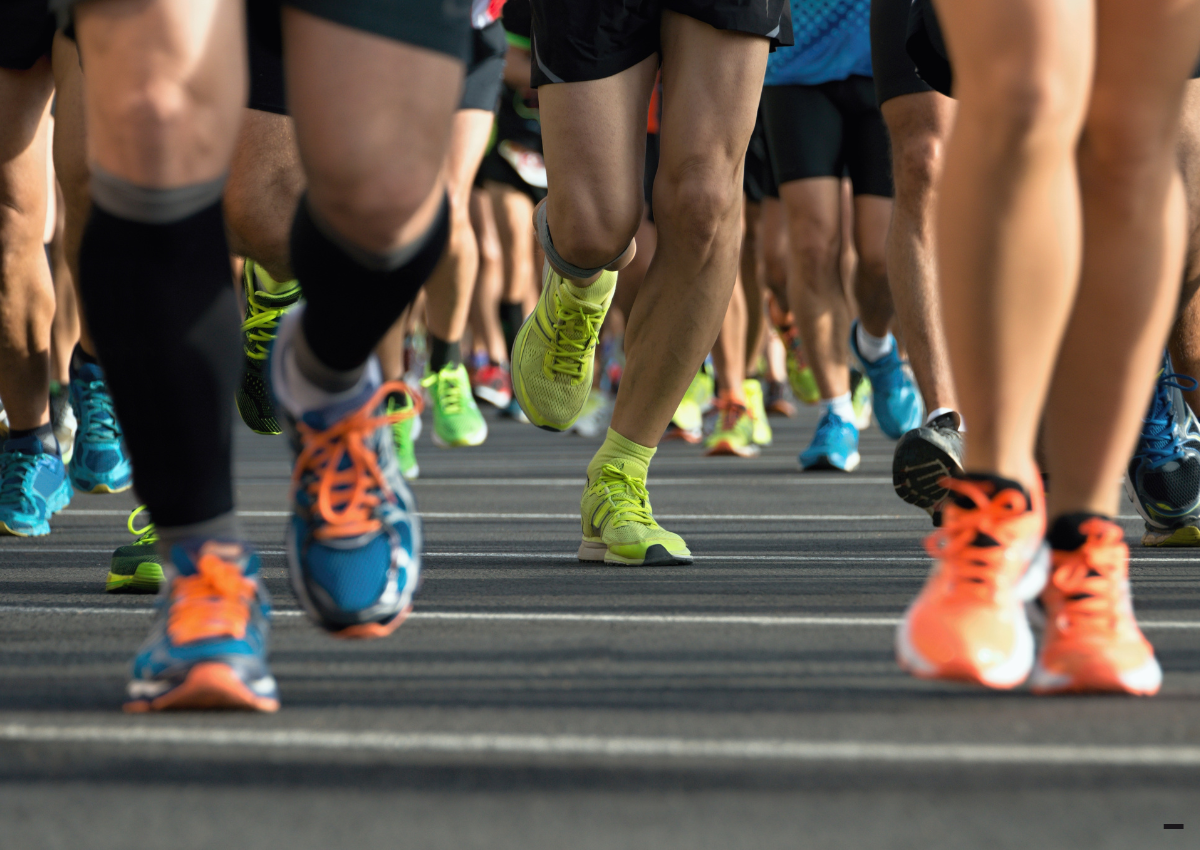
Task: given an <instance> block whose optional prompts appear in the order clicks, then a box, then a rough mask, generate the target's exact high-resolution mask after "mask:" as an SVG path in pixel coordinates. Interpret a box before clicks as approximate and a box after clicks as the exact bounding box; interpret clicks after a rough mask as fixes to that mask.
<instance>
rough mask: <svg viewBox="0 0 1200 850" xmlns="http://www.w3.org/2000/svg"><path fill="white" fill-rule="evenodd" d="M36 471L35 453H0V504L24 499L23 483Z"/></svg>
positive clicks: (16, 502) (13, 502) (15, 502)
mask: <svg viewBox="0 0 1200 850" xmlns="http://www.w3.org/2000/svg"><path fill="white" fill-rule="evenodd" d="M36 471H37V456H36V455H27V454H23V453H22V452H6V453H4V454H0V504H10V505H11V504H19V503H20V502H21V501H22V500H23V499H25V498H26V495H27V494H26V492H25V485H26V483H27V482H28V480H29V478H30V476H32V475H34V474H35V472H36Z"/></svg>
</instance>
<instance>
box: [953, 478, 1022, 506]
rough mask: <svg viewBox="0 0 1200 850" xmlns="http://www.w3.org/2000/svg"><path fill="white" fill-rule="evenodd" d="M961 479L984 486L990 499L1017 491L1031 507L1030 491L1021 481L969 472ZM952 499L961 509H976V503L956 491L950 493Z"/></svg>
mask: <svg viewBox="0 0 1200 850" xmlns="http://www.w3.org/2000/svg"><path fill="white" fill-rule="evenodd" d="M955 477H961V478H962V480H964V481H972V482H974V483H976V484H982V485H983V490H984V492H985V493H987V495H988V496H989V497H994V496H995V495H996V494H997V493H999V492H1001V491H1003V490H1016V491H1017V492H1018V493H1020V494H1021V495H1022V496H1024V497H1025V505H1026V507H1028V506H1029V505H1030V503H1031V502H1030V498H1029V491H1028V490H1026V489H1025V488H1024V486H1022V485H1021V483H1020V482H1019V481H1013V480H1012V479H1011V478H1001V477H1000V476H999V475H989V474H987V473H983V472H968V473H966V474H964V475H962V476H955ZM950 498H951V499H953V500H954V503H955V504H957V505H958V506H959V507H960V508H964V509H967V510H970V509H971V508H973V507H975V503H974V502H973V501H971V498H970V497H969V496H967V495H966V494H964V493H958V492H956V491H954V490H951V491H950Z"/></svg>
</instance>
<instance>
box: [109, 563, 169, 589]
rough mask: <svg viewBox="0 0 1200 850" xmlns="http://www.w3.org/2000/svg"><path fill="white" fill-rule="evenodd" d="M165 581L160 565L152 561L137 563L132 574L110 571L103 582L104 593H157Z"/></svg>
mask: <svg viewBox="0 0 1200 850" xmlns="http://www.w3.org/2000/svg"><path fill="white" fill-rule="evenodd" d="M164 581H165V578H164V576H163V571H162V565H161V564H156V563H154V562H153V561H146V562H144V563H141V564H138V565H137V569H135V570H134V572H133V574H132V575H118V574H117V573H113V572H110V573H109V574H108V580H107V581H106V582H105V584H104V592H105V593H158V589H159V588H160V587H162V583H163V582H164Z"/></svg>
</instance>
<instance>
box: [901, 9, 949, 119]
mask: <svg viewBox="0 0 1200 850" xmlns="http://www.w3.org/2000/svg"><path fill="white" fill-rule="evenodd" d="M904 44H905V47H906V48H907V50H908V55H909V58H910V59H912V60H913V62H914V63H916V66H917V73H918V74H920V75H921V79H922V80H924V81H925V82H926V83H928V84H929V86H930V87H931V88H933V90H934V91H940V92H941V93H942V94H944V95H946V96H947V97H950V96H951V94H950V91H951V89H953V87H954V75H953V73H952V72H951V69H950V58H949V54H947V53H946V42H945V40H944V39H943V38H942V27H941V25H940V24H939V23H938V18H937V12H936V11H935V10H934V8H933V0H913V4H912V8H911V9H909V10H908V34H907V37H906V39H905V43H904Z"/></svg>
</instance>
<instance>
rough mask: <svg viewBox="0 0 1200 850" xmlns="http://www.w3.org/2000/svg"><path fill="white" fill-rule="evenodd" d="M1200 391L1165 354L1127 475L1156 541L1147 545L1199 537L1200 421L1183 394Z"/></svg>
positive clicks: (1127, 489)
mask: <svg viewBox="0 0 1200 850" xmlns="http://www.w3.org/2000/svg"><path fill="white" fill-rule="evenodd" d="M1195 387H1196V381H1195V380H1194V379H1192V378H1189V377H1188V376H1187V375H1180V374H1178V373H1176V372H1173V371H1172V370H1171V358H1170V356H1169V355H1168V354H1167V353H1166V352H1164V353H1163V365H1162V370H1161V371H1160V372H1159V375H1158V382H1157V383H1156V384H1155V386H1154V395H1153V396H1152V397H1151V399H1150V409H1149V410H1147V411H1146V418H1145V419H1143V420H1142V433H1141V435H1140V436H1139V438H1138V444H1137V448H1136V449H1135V450H1134V453H1133V457H1132V459H1130V461H1129V467H1128V469H1127V470H1126V475H1125V492H1126V494H1127V495H1128V496H1129V499H1130V501H1132V502H1133V504H1134V507H1135V508H1137V512H1138V513H1139V514H1141V515H1142V518H1143V519H1144V520H1145V521H1146V538H1149V540H1150V541H1151V542H1150V543H1148V544H1147V543H1146V542H1145V541H1146V538H1143V543H1144V544H1145V545H1158V546H1185V545H1189V543H1188V541H1189V540H1192V539H1195V537H1196V535H1195V533H1194V531H1191V530H1189V529H1193V528H1194V527H1195V525H1196V523H1197V521H1200V423H1197V421H1196V416H1195V414H1193V413H1192V410H1191V408H1190V407H1188V404H1187V402H1186V401H1184V398H1183V392H1182V390H1185V389H1186V390H1192V389H1194V388H1195ZM1167 532H1170V533H1167ZM1176 532H1178V533H1176ZM1156 541H1161V542H1156ZM1191 545H1195V544H1191Z"/></svg>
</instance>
